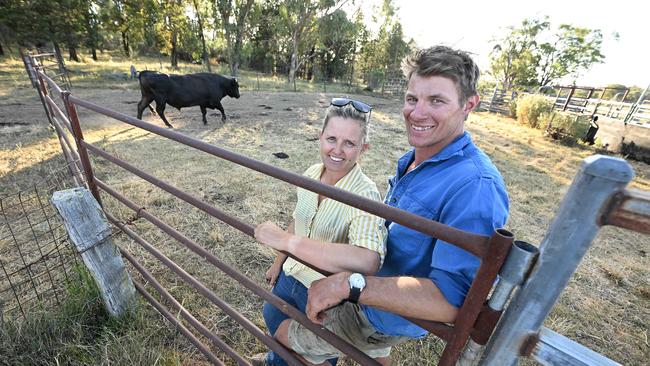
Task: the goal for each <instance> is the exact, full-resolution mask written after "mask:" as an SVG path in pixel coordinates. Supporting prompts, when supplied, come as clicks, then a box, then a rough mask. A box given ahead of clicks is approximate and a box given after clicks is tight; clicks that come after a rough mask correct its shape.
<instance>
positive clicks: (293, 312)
mask: <svg viewBox="0 0 650 366" xmlns="http://www.w3.org/2000/svg"><path fill="white" fill-rule="evenodd" d="M96 182H97V185H98V186H99V187H100V188H102V190H104V191H105V192H107V193H109V194H110V195H111V196H113V197H115V198H116V199H117V200H119V201H120V202H121V203H123V204H124V205H125V206H127V207H129V208H130V209H132V210H133V211H136V212H137V213H138V214H139V215H140V216H142V217H143V218H145V219H146V220H147V221H149V222H151V223H152V224H154V225H155V226H157V227H158V228H160V229H161V230H162V231H164V232H165V233H167V234H169V235H170V236H171V237H173V238H174V239H176V240H178V241H179V242H180V243H181V244H183V245H185V246H186V247H187V248H188V249H190V250H191V251H193V252H194V253H196V254H198V255H199V256H201V257H202V258H205V259H206V260H207V261H208V262H209V263H210V264H212V265H214V266H215V267H217V268H219V269H220V270H222V271H223V272H224V273H225V274H227V275H228V276H230V277H232V278H233V279H235V280H236V281H237V282H239V283H241V284H242V285H243V286H245V287H246V288H248V289H250V290H251V291H253V293H255V294H256V295H258V296H260V297H262V298H264V299H265V300H267V301H268V302H269V303H271V304H273V305H274V306H276V307H277V308H278V309H280V310H281V311H283V312H284V313H285V314H287V315H289V316H290V317H292V318H294V319H296V320H298V321H299V322H300V323H301V324H303V325H305V326H306V327H307V328H308V329H310V330H311V331H312V332H314V333H315V334H317V335H319V336H321V337H322V338H323V339H326V340H327V341H329V342H330V343H332V344H333V345H335V346H336V347H337V348H338V347H340V348H342V349H341V350H342V351H344V352H346V353H349V354H350V355H353V356H358V358H361V359H364V360H365V361H366V362H369V361H371V360H372V359H370V358H368V357H367V356H366V355H365V354H363V353H361V352H360V351H358V350H356V349H355V348H354V347H351V346H350V345H348V344H347V343H345V342H343V341H342V340H341V339H340V338H339V337H337V336H336V335H334V334H333V333H331V332H330V331H328V330H327V329H324V328H322V327H321V326H319V325H316V324H314V323H312V322H311V321H310V320H309V319H307V316H306V315H305V314H303V313H302V312H300V311H298V310H297V309H295V308H294V307H292V306H291V305H289V304H288V303H287V302H286V301H284V300H282V299H281V298H279V297H277V296H276V295H274V294H273V293H271V292H268V291H266V290H265V289H263V288H262V287H261V286H259V285H257V284H256V283H255V282H253V281H251V280H250V279H248V278H247V277H246V276H244V275H242V274H240V273H239V272H237V271H236V270H235V269H234V268H232V267H230V266H229V265H227V264H226V263H224V262H223V261H221V260H220V259H218V258H217V257H216V256H215V255H214V254H212V253H210V252H209V251H208V250H206V249H205V248H203V247H202V246H200V245H198V244H197V243H195V242H194V241H193V240H191V239H189V238H188V237H186V236H185V235H183V234H181V233H180V232H178V231H177V230H175V229H174V228H172V227H171V226H169V225H167V224H165V223H164V222H162V221H161V220H160V219H158V218H157V217H156V216H154V215H152V214H150V213H148V212H147V211H146V209H143V208H142V207H141V206H139V205H138V204H137V203H135V202H132V201H131V200H129V199H128V198H126V197H124V196H123V195H121V194H119V193H118V192H117V191H115V190H114V189H112V188H111V187H110V186H108V185H107V184H106V183H104V182H102V181H101V180H99V179H96ZM107 217H112V216H109V214H107ZM120 228H123V229H126V230H125V232H127V234H128V235H129V236H131V237H133V236H132V234H134V233H133V232H132V231H131V230H128V228H124V227H122V226H120ZM133 238H134V239H136V238H135V237H133ZM136 240H137V241H138V242H140V239H136ZM140 244H143V243H142V242H140ZM143 246H144V247H145V249H147V250H148V251H149V250H150V249H151V250H153V251H155V248H152V247H150V246H148V244H144V245H143ZM152 254H153V252H152ZM154 255H155V256H156V257H158V259H159V260H161V262H163V263H165V264H166V265H168V266H175V264H174V263H173V262H171V261H169V260H165V259H163V258H162V257H159V255H161V256H162V253H160V254H158V253H156V254H154ZM181 277H183V278H189V277H184V276H181ZM190 281H194V280H190ZM196 286H198V287H200V291H201V292H202V293H203V294H205V295H207V296H208V298H209V299H210V300H213V299H218V297H217V296H216V295H215V294H214V293H213V292H211V291H210V290H209V289H207V287H205V286H202V285H200V286H199V285H198V284H196ZM216 301H217V302H219V303H220V304H216V303H215V305H217V306H219V307H220V308H222V309H224V307H222V306H225V307H226V308H228V309H229V310H228V311H230V308H229V306H228V305H227V304H225V303H224V302H222V301H221V300H216ZM224 311H226V309H224ZM231 316H232V315H231ZM233 318H234V319H235V320H237V321H238V322H239V321H242V322H245V323H246V324H248V326H250V329H249V331H251V334H253V335H255V336H256V337H258V338H259V339H260V340H262V341H263V342H264V343H266V344H268V345H269V346H270V347H271V348H273V346H271V344H274V343H271V344H269V343H268V342H275V341H273V340H272V339H271V341H268V336H266V335H264V334H263V333H262V334H263V335H260V333H259V328H257V327H256V326H255V325H253V324H252V323H250V324H249V322H246V321H245V320H243V319H245V318H243V319H242V317H241V315H235V316H233ZM240 324H242V323H240ZM242 325H244V324H242ZM273 349H274V350H276V349H275V348H273ZM276 352H278V353H279V354H282V355H283V356H284V354H286V350H284V348H281V350H276ZM370 364H375V363H374V360H372V362H371V363H370Z"/></svg>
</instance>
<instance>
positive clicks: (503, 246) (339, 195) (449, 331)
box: [38, 72, 513, 365]
mask: <svg viewBox="0 0 650 366" xmlns="http://www.w3.org/2000/svg"><path fill="white" fill-rule="evenodd" d="M38 75H39V78H40V82H41V85H42V88H41V93H43V97H44V99H45V100H46V101H47V105H48V109H49V110H48V113H50V114H51V115H56V116H57V119H55V123H57V124H59V123H58V122H61V123H60V124H59V126H57V131H62V132H63V133H64V134H66V135H67V132H66V131H65V130H66V129H67V127H68V126H69V127H71V129H72V131H73V135H74V138H75V141H76V147H77V149H76V150H77V152H76V153H75V152H73V151H72V150H73V149H70V146H69V144H68V143H69V141H68V140H69V139H65V138H62V141H63V143H64V146H66V147H65V148H64V149H69V150H70V151H69V152H68V155H70V156H72V157H76V154H77V153H78V156H79V158H80V161H81V163H82V164H81V165H82V169H83V172H84V175H85V176H86V177H88V179H87V185H88V187H89V189H90V190H91V192H92V193H93V195H94V196H95V197H96V198H97V200H98V202H100V203H101V196H100V189H101V190H102V191H104V192H106V193H108V194H109V195H111V196H113V197H115V198H116V199H117V200H118V201H120V202H122V203H123V204H125V205H126V206H127V207H129V208H131V209H132V210H133V211H134V212H136V213H138V214H139V215H140V217H143V218H145V219H146V220H148V221H150V222H151V223H152V224H154V225H155V226H157V227H158V228H160V229H161V230H162V231H164V232H166V233H167V234H169V235H170V236H172V237H173V238H175V239H176V240H178V241H179V242H180V243H182V244H183V245H185V246H186V247H187V248H189V249H190V250H192V251H193V252H195V253H197V254H199V255H200V256H201V257H202V258H205V260H206V261H207V262H208V264H211V265H213V266H215V267H217V268H219V269H220V270H222V271H223V272H224V273H226V274H227V275H229V276H231V277H232V278H234V279H235V280H237V281H238V282H240V283H241V284H242V285H243V286H245V287H247V288H249V289H250V290H252V291H253V292H254V293H255V294H256V295H258V296H260V297H262V298H264V299H265V300H266V301H268V302H269V303H271V304H273V305H275V306H276V307H278V308H279V309H281V310H282V311H283V312H285V313H286V314H287V315H288V316H290V317H292V318H294V319H296V320H297V321H299V322H300V323H302V324H303V325H305V326H306V327H307V328H308V329H310V330H312V331H313V332H314V333H315V334H317V335H319V336H321V337H322V338H323V339H325V340H327V341H328V342H330V343H331V344H333V345H334V346H335V347H337V348H339V349H340V350H342V351H344V352H345V353H347V354H348V356H349V357H350V358H352V359H354V360H355V361H357V362H359V363H360V364H362V365H376V364H377V362H376V361H374V360H373V359H371V358H369V357H368V356H366V355H365V354H363V353H362V352H360V351H359V350H357V349H355V348H354V347H352V346H351V345H349V344H347V343H346V342H344V341H343V340H341V339H340V338H339V337H337V336H336V335H334V334H333V333H331V332H329V331H328V330H326V329H324V328H322V327H320V326H318V325H316V324H314V323H311V321H309V320H308V319H307V318H306V316H305V315H304V314H303V313H301V312H300V311H298V310H297V309H295V308H293V307H292V306H290V305H289V304H287V303H286V302H284V301H283V300H281V299H280V298H278V297H276V296H275V295H273V294H272V293H270V292H268V291H266V290H265V289H263V288H262V287H261V286H259V285H257V284H256V283H254V282H252V281H251V280H250V279H248V278H247V277H245V276H243V275H241V274H240V273H238V272H237V271H235V270H234V269H233V268H232V267H230V266H229V265H227V264H226V263H224V262H223V261H221V260H220V259H219V258H217V257H216V256H214V255H213V254H212V253H210V252H209V251H207V250H206V249H204V248H203V247H202V246H200V245H199V244H198V243H196V242H194V241H192V240H191V239H189V238H188V237H186V236H184V235H183V234H182V233H180V232H178V231H176V230H175V229H174V228H172V227H171V226H169V225H167V224H165V223H164V222H162V221H161V220H160V219H158V218H156V217H155V216H153V215H151V214H149V213H148V212H147V210H146V209H145V208H144V207H142V206H141V205H139V204H138V203H135V202H131V201H130V200H128V199H127V198H126V197H124V196H123V195H121V194H120V193H119V192H117V191H116V190H114V189H113V188H111V187H109V186H108V185H107V184H105V183H104V182H102V181H101V180H99V179H97V178H96V177H94V175H93V172H92V166H91V164H90V159H89V156H88V151H90V152H91V153H92V154H95V155H97V156H100V157H102V158H104V159H106V160H108V161H110V162H112V163H114V164H116V165H118V166H120V167H122V168H123V169H125V170H127V171H129V172H131V173H133V174H135V175H137V176H139V177H140V178H143V179H145V180H147V181H149V182H150V183H152V184H154V185H156V186H158V187H159V188H162V189H163V190H165V191H167V192H169V193H171V194H173V195H175V196H177V197H178V198H180V199H181V200H184V201H185V202H188V203H190V204H191V205H194V206H195V207H197V208H199V209H200V210H203V211H205V212H206V213H208V214H210V215H212V216H213V217H215V218H218V219H219V220H221V221H223V222H225V223H227V224H229V225H231V226H233V227H234V228H236V229H238V230H239V231H241V232H242V233H244V234H246V235H249V236H253V226H251V225H250V224H248V223H245V222H243V221H241V220H239V219H237V218H235V217H232V216H230V215H228V214H226V213H224V212H223V211H221V210H219V209H218V208H216V207H214V206H211V205H209V204H207V203H206V202H204V201H202V200H201V199H199V198H196V197H194V196H192V195H190V194H188V193H186V192H183V191H181V190H179V189H177V188H175V187H173V186H171V185H169V184H167V183H165V182H163V181H161V180H160V179H157V178H156V177H153V176H151V175H149V174H147V173H145V172H143V171H142V170H140V169H138V168H136V167H134V166H132V165H131V164H129V163H128V162H125V161H123V160H121V159H118V158H116V157H114V156H112V155H110V154H108V153H107V152H105V151H103V150H101V149H99V148H98V147H96V146H94V145H92V144H90V143H88V142H86V141H85V140H84V138H83V132H82V130H81V127H80V124H79V118H78V116H77V111H76V109H77V107H83V108H85V109H88V110H91V111H94V112H97V113H100V114H102V115H105V116H109V117H111V118H114V119H117V120H120V121H122V122H125V123H127V124H130V125H132V126H135V127H139V128H141V129H144V130H146V131H149V132H152V133H155V134H158V135H161V136H164V137H167V138H169V139H171V140H174V141H177V142H179V143H182V144H185V145H188V146H191V147H194V148H196V149H198V150H201V151H203V152H206V153H208V154H211V155H214V156H216V157H219V158H222V159H225V160H228V161H231V162H233V163H236V164H239V165H242V166H245V167H248V168H250V169H253V170H256V171H259V172H261V173H264V174H266V175H269V176H272V177H274V178H277V179H280V180H283V181H285V182H288V183H290V184H293V185H296V186H299V187H302V188H305V189H308V190H311V191H314V192H317V193H319V194H322V195H324V196H326V197H329V198H332V199H335V200H338V201H341V202H344V203H346V204H349V205H351V206H354V207H358V208H361V209H363V210H365V211H367V212H370V213H373V214H376V215H379V216H382V217H385V218H387V219H389V220H391V221H395V222H398V223H400V224H403V225H405V226H408V227H410V228H413V229H416V230H419V231H421V232H423V233H426V234H428V235H431V236H434V237H437V238H440V239H443V240H445V241H447V242H451V243H454V244H455V245H457V246H459V247H461V248H463V249H465V250H467V251H469V252H471V253H473V254H474V255H476V256H477V257H479V258H480V259H481V266H480V268H479V270H478V273H477V279H476V280H475V281H474V283H473V284H472V286H471V288H470V290H469V293H468V296H467V299H466V301H465V303H464V305H463V306H462V308H461V309H460V311H459V316H458V320H457V321H456V323H455V324H454V325H453V326H452V325H448V324H443V323H437V322H431V321H424V320H417V319H412V321H414V322H415V323H417V324H418V325H420V326H422V327H423V328H425V329H427V330H429V331H430V332H432V333H433V334H435V335H437V336H438V337H440V338H442V339H443V340H445V341H446V342H447V344H446V347H445V350H444V351H443V354H442V356H441V359H440V363H439V364H440V365H453V364H454V363H455V362H456V360H457V359H458V357H459V355H460V353H461V351H462V348H463V347H464V345H465V343H466V342H467V339H468V338H469V336H470V334H472V333H476V332H479V333H488V334H489V333H491V331H492V329H493V327H494V325H495V322H494V321H492V320H493V319H494V316H487V317H486V316H481V317H480V318H479V314H483V315H485V314H488V313H490V314H491V313H498V310H497V311H491V310H489V309H488V308H487V307H486V306H485V301H486V298H487V295H488V293H489V292H490V290H491V289H492V284H493V283H494V280H495V279H496V276H497V273H498V271H499V268H500V267H501V265H502V263H503V261H504V260H505V258H506V256H507V253H508V251H509V250H510V247H511V244H512V241H513V238H512V235H511V234H510V233H509V232H507V231H505V230H497V231H496V232H495V233H494V234H493V235H492V237H491V238H488V237H484V236H480V235H475V234H471V233H468V232H464V231H460V230H458V229H454V228H451V227H448V226H446V225H442V224H440V223H437V222H435V221H431V220H428V219H425V218H422V217H419V216H417V215H413V214H411V213H408V212H405V211H402V210H399V209H396V208H394V207H390V206H387V205H384V204H382V203H378V202H375V201H372V200H368V199H365V198H362V197H360V196H357V195H354V194H352V193H349V192H347V191H344V190H341V189H338V188H335V187H332V186H328V185H323V184H321V183H320V182H317V181H314V180H311V179H308V178H306V177H304V176H302V175H299V174H295V173H292V172H288V171H285V170H283V169H280V168H276V167H273V166H271V165H268V164H265V163H262V162H259V161H256V160H253V159H250V158H247V157H245V156H241V155H238V154H235V153H232V152H230V151H227V150H224V149H221V148H219V147H216V146H214V145H210V144H207V143H205V142H203V141H200V140H198V139H195V138H192V137H188V136H185V135H183V134H181V133H178V132H176V131H171V130H168V129H164V128H160V127H157V126H155V125H152V124H149V123H146V122H143V121H141V120H138V119H135V118H133V117H129V116H126V115H123V114H121V113H117V112H114V111H112V110H109V109H106V108H104V107H101V106H98V105H95V104H93V103H90V102H87V101H84V100H82V99H79V98H77V97H75V96H73V95H71V93H70V92H67V91H62V90H61V89H60V88H58V86H57V85H56V83H55V82H54V81H53V80H52V79H50V78H48V77H47V76H46V75H45V74H43V73H42V72H39V73H38ZM44 83H48V84H49V85H50V87H51V88H52V90H54V91H55V92H57V93H60V95H61V96H62V98H63V101H64V104H65V106H66V112H63V111H61V110H60V109H59V108H58V106H56V104H55V103H54V101H53V100H52V98H51V97H50V95H47V90H46V88H45V87H44ZM76 174H78V173H76ZM107 217H108V218H109V220H110V221H111V222H113V223H114V224H115V225H116V226H117V227H119V228H120V229H122V230H123V231H124V232H125V233H126V234H127V235H129V236H130V237H131V238H133V239H134V240H135V241H136V242H138V243H140V244H141V245H142V247H143V248H144V249H145V250H147V251H149V252H150V253H151V254H152V255H154V256H155V257H157V258H158V259H159V260H160V261H161V262H162V263H163V264H165V265H167V266H168V267H169V268H170V269H172V270H173V271H174V272H176V273H177V274H178V275H179V276H180V277H181V278H182V279H183V280H185V282H186V283H188V284H189V285H190V286H191V287H194V288H195V289H197V290H198V291H199V292H200V293H202V294H203V295H204V296H205V297H206V298H207V299H209V300H210V301H211V302H212V303H214V304H215V305H216V306H217V307H219V308H221V309H222V310H223V311H224V312H226V313H227V314H228V315H230V316H231V317H232V318H233V319H234V320H235V321H237V322H239V323H240V324H241V325H242V326H243V327H244V328H246V329H247V330H248V331H249V332H250V333H251V334H252V335H254V336H256V337H257V338H259V339H260V340H261V341H262V342H263V343H265V344H266V345H267V346H269V347H270V348H271V349H273V350H274V351H276V352H277V353H278V354H280V355H281V356H282V357H283V358H285V359H286V360H287V361H288V362H289V363H290V364H292V365H300V364H302V363H301V362H300V361H299V360H298V359H297V358H296V357H295V356H294V355H293V354H291V353H290V352H289V351H288V350H286V349H285V348H284V347H282V346H281V345H280V344H279V343H277V341H275V340H274V339H273V338H272V337H270V336H269V335H267V334H265V333H264V332H263V331H262V330H261V329H259V328H257V327H256V326H255V325H254V324H252V323H251V322H250V321H248V320H247V319H246V318H244V317H243V316H242V315H241V314H239V313H238V312H237V311H235V310H234V309H232V308H231V307H230V306H229V305H228V304H226V303H225V302H224V301H223V300H221V299H220V298H219V297H218V296H217V294H215V293H214V292H212V291H211V290H210V289H208V288H207V287H206V286H204V285H203V284H201V283H200V282H199V281H198V280H196V279H195V278H193V277H192V276H191V275H189V274H187V273H186V272H185V271H184V270H183V269H182V268H180V267H178V266H177V265H176V264H175V263H173V262H171V261H170V260H169V259H166V257H164V255H162V253H160V252H158V251H157V250H156V249H155V248H154V247H153V246H151V245H150V244H148V243H147V242H146V241H145V240H144V239H143V238H142V237H141V236H140V235H139V234H137V233H135V232H134V231H133V230H131V229H130V228H127V227H126V226H125V225H122V224H121V223H120V222H119V221H118V220H116V219H115V218H114V217H113V216H112V215H110V213H107ZM125 257H126V258H127V259H129V260H130V259H132V258H133V257H132V256H129V255H128V254H125ZM133 266H134V268H136V269H137V270H139V271H140V272H141V273H142V274H143V276H145V277H147V275H146V272H145V271H142V270H141V269H143V267H142V265H140V264H139V263H136V262H134V263H133ZM137 288H138V289H139V290H140V291H142V292H143V296H145V297H146V298H150V295H149V294H147V293H146V291H144V289H143V287H142V286H137ZM162 294H163V296H164V291H162ZM172 303H173V301H172ZM152 304H154V306H157V304H156V303H152ZM177 310H178V309H177ZM163 313H164V312H163ZM181 314H185V311H181ZM477 318H479V321H478V322H477ZM173 322H174V323H175V324H177V325H179V326H180V322H179V321H178V320H174V321H173ZM190 323H194V322H192V321H190ZM195 325H196V326H197V330H198V331H199V332H200V333H204V331H205V326H201V325H198V324H195ZM189 337H190V339H191V340H192V341H193V343H195V344H197V347H198V348H199V350H201V351H202V352H203V353H204V354H205V355H206V357H208V358H209V359H210V360H215V358H216V356H214V354H213V353H212V352H211V351H210V349H209V348H208V347H207V346H205V345H203V346H198V344H200V341H198V340H197V339H193V338H192V337H193V336H189ZM217 338H218V336H217V335H216V334H214V333H210V339H217ZM197 342H199V343H197ZM213 343H214V344H215V346H217V347H218V348H220V349H221V350H223V351H224V352H226V353H227V354H229V355H231V356H232V357H233V359H234V360H235V361H236V362H237V363H239V364H247V362H245V360H243V358H241V357H237V356H235V354H233V352H234V351H231V350H230V351H229V350H228V349H227V348H225V349H224V347H222V346H223V344H222V343H223V342H213ZM215 363H216V362H215ZM217 364H218V363H217Z"/></svg>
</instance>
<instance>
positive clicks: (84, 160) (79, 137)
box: [61, 91, 102, 206]
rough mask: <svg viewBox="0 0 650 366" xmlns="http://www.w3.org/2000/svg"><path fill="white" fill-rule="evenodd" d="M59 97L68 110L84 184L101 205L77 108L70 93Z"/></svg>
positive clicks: (64, 93)
mask: <svg viewBox="0 0 650 366" xmlns="http://www.w3.org/2000/svg"><path fill="white" fill-rule="evenodd" d="M61 97H62V98H63V103H64V104H65V109H66V111H67V112H68V116H70V124H71V125H72V132H73V135H74V139H75V142H76V143H77V152H78V153H79V157H80V158H81V165H82V166H83V168H84V173H85V175H86V184H88V189H90V192H92V194H93V196H94V197H95V199H96V200H97V202H98V203H99V205H100V206H102V200H101V197H100V196H99V191H98V190H97V186H95V182H94V180H93V177H94V175H93V168H92V166H91V165H90V159H89V158H88V151H86V148H85V147H84V145H83V142H84V141H83V139H84V135H83V132H82V131H81V125H80V124H79V117H78V116H77V109H76V107H75V105H74V104H72V103H70V98H71V97H72V96H71V95H70V92H68V91H66V92H63V93H61Z"/></svg>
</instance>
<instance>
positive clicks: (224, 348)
mask: <svg viewBox="0 0 650 366" xmlns="http://www.w3.org/2000/svg"><path fill="white" fill-rule="evenodd" d="M118 249H119V250H120V253H122V255H123V256H124V258H126V259H127V260H128V261H129V262H131V264H132V265H133V267H134V268H135V269H136V270H137V271H138V272H140V274H141V275H142V277H144V279H145V280H147V282H149V284H150V285H151V286H153V287H154V288H155V289H156V290H157V291H158V293H160V295H162V297H164V298H165V299H167V301H169V302H170V303H171V304H172V306H173V307H174V309H175V310H176V311H177V312H178V313H179V314H180V315H181V316H182V317H183V318H185V320H187V322H188V323H190V324H192V326H193V327H194V328H195V329H196V330H198V331H199V332H200V333H201V334H203V335H204V336H205V337H206V338H208V339H210V340H211V341H212V343H214V345H215V346H217V347H218V348H219V349H221V350H222V351H224V352H225V353H226V354H227V355H228V356H230V357H231V358H232V359H234V360H235V361H237V364H238V365H243V366H251V364H250V362H248V361H247V360H246V359H245V358H243V357H242V356H241V355H240V354H239V353H237V352H236V351H235V350H234V349H232V348H231V347H230V346H229V345H227V344H226V343H225V342H224V341H223V340H221V338H219V336H217V335H216V334H214V333H213V332H211V331H210V330H209V329H208V328H207V327H206V326H205V325H203V323H201V322H200V321H199V320H198V319H196V318H195V317H194V316H193V315H192V314H191V313H190V312H189V311H187V309H185V307H184V306H183V305H181V303H179V302H178V301H177V300H176V299H175V298H174V297H173V296H172V294H170V293H169V291H167V289H165V288H164V287H163V285H161V284H160V282H158V280H156V278H155V277H154V276H153V275H152V274H151V273H149V271H147V269H146V268H144V266H142V264H140V263H139V262H138V261H137V260H136V259H135V258H134V257H133V256H132V255H131V253H129V252H128V251H126V250H125V249H123V248H118Z"/></svg>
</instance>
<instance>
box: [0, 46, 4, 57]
mask: <svg viewBox="0 0 650 366" xmlns="http://www.w3.org/2000/svg"><path fill="white" fill-rule="evenodd" d="M4 55H5V50H4V49H3V48H2V43H0V56H4Z"/></svg>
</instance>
